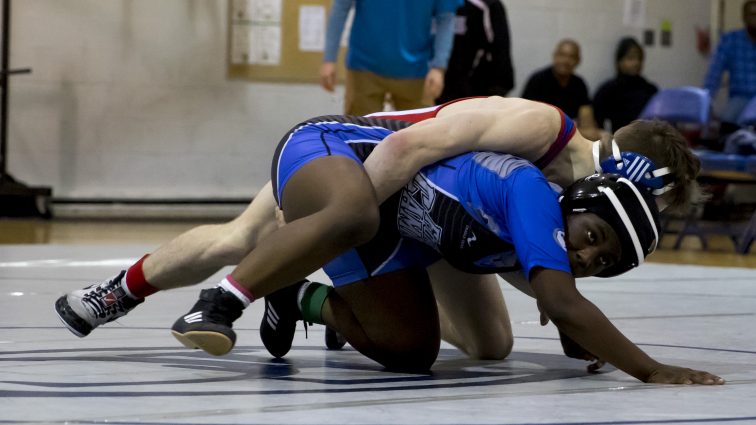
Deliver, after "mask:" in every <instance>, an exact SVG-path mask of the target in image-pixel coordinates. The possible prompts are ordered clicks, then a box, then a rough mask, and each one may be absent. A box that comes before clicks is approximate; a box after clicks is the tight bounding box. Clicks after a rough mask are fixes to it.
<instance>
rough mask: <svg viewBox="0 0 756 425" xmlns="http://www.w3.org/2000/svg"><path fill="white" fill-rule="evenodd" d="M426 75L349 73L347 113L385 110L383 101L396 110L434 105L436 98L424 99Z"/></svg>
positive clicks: (368, 112) (347, 73)
mask: <svg viewBox="0 0 756 425" xmlns="http://www.w3.org/2000/svg"><path fill="white" fill-rule="evenodd" d="M424 85H425V79H424V78H418V79H407V80H404V79H394V78H385V77H381V76H380V75H376V74H373V73H372V72H364V71H352V70H347V72H346V95H345V96H344V113H345V114H347V115H366V114H370V113H373V112H381V111H383V104H384V102H385V101H386V100H387V97H389V99H388V100H389V102H390V103H391V104H393V106H394V108H395V109H396V110H400V111H401V110H405V109H416V108H422V107H425V106H431V105H433V99H424V93H423V88H424Z"/></svg>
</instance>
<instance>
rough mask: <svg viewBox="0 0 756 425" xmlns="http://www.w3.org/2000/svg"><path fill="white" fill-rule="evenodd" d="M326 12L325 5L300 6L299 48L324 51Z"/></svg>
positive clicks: (309, 50)
mask: <svg viewBox="0 0 756 425" xmlns="http://www.w3.org/2000/svg"><path fill="white" fill-rule="evenodd" d="M325 26H326V13H325V7H323V6H301V7H300V8H299V50H301V51H303V52H322V51H323V45H324V43H325Z"/></svg>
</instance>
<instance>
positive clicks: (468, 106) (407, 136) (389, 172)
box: [365, 97, 561, 202]
mask: <svg viewBox="0 0 756 425" xmlns="http://www.w3.org/2000/svg"><path fill="white" fill-rule="evenodd" d="M447 108H448V111H447V110H446V109H442V110H441V111H440V112H439V115H438V116H437V117H435V118H431V119H428V120H425V121H421V122H419V123H417V124H414V125H412V126H410V127H408V128H405V129H403V130H400V131H398V132H396V133H393V134H391V135H389V136H388V137H387V138H386V139H385V140H384V141H383V142H381V143H379V144H378V146H377V147H376V148H375V150H374V151H373V152H372V153H371V155H370V157H369V158H368V159H367V160H366V161H365V169H366V170H367V173H368V175H369V176H370V180H371V181H372V182H373V185H374V186H375V189H376V194H377V195H378V200H379V202H382V201H384V200H385V199H386V198H388V196H389V195H391V194H392V193H395V192H396V191H398V190H399V189H400V188H401V187H402V186H403V185H404V184H406V183H407V182H408V181H409V180H410V179H411V178H412V176H414V175H415V174H416V173H417V172H418V171H419V170H420V169H421V168H422V167H424V166H426V165H428V164H432V163H434V162H436V161H438V160H441V159H443V158H448V157H450V156H454V155H458V154H461V153H463V152H469V151H476V150H486V151H495V152H503V153H509V154H512V155H516V156H519V157H522V158H525V159H527V160H530V161H535V160H537V159H538V158H540V157H541V156H543V154H545V153H546V152H547V151H548V149H549V147H550V146H551V144H552V143H553V142H554V139H555V138H556V136H557V134H558V133H559V130H560V128H561V118H560V115H559V112H558V110H557V109H556V108H554V107H553V106H550V105H547V104H545V103H539V102H533V101H529V100H525V99H517V98H502V97H490V98H482V99H469V100H464V101H460V102H458V103H455V104H452V105H450V106H448V107H447Z"/></svg>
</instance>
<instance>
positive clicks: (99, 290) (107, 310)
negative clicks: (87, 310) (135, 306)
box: [82, 280, 126, 319]
mask: <svg viewBox="0 0 756 425" xmlns="http://www.w3.org/2000/svg"><path fill="white" fill-rule="evenodd" d="M115 284H116V282H115V280H110V281H108V283H107V284H105V285H102V284H100V285H98V286H97V287H96V288H94V291H92V292H90V293H88V294H86V295H84V297H83V298H82V302H84V303H86V304H87V305H88V306H90V307H91V308H92V310H93V311H94V313H95V315H96V316H97V317H99V318H101V319H104V318H106V317H107V316H108V315H110V314H117V313H122V312H124V311H126V308H125V307H124V305H123V301H122V300H121V299H120V298H118V297H115V302H114V303H112V304H109V305H108V304H106V303H105V296H106V295H107V294H108V293H113V292H114V287H115Z"/></svg>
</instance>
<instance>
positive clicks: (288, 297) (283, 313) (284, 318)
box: [260, 280, 309, 358]
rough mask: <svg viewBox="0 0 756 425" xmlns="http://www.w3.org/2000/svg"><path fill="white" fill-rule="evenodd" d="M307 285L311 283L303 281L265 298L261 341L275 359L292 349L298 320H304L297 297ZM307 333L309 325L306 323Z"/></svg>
mask: <svg viewBox="0 0 756 425" xmlns="http://www.w3.org/2000/svg"><path fill="white" fill-rule="evenodd" d="M306 283H309V281H308V280H303V281H301V282H299V283H295V284H294V285H291V286H288V287H286V288H283V289H279V290H278V291H276V292H273V293H272V294H269V295H268V296H266V297H265V314H264V315H263V319H262V322H261V323H260V339H262V342H263V345H265V348H267V349H268V352H269V353H270V354H271V355H272V356H273V357H277V358H281V357H283V356H285V355H286V353H288V352H289V350H290V349H291V343H292V341H293V340H294V331H295V330H296V328H297V320H302V312H301V311H299V305H298V300H297V296H298V294H299V289H300V288H301V287H302V286H303V285H304V284H306ZM306 331H307V323H305V332H306Z"/></svg>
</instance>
